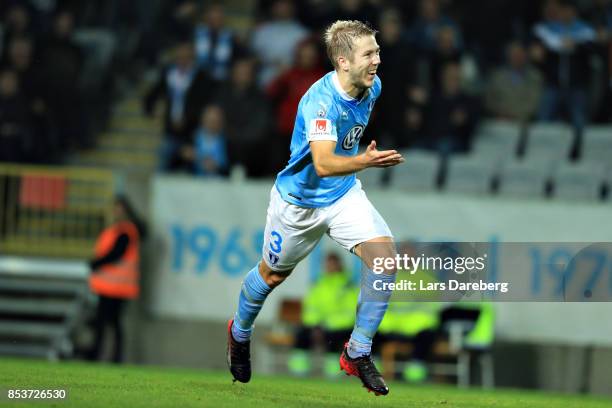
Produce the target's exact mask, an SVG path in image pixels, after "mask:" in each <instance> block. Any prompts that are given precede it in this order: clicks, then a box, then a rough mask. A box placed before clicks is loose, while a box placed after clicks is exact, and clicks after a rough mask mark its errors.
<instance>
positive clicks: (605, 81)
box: [589, 0, 612, 121]
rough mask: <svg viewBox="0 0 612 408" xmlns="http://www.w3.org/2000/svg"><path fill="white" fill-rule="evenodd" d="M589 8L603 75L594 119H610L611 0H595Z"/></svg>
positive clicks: (611, 112)
mask: <svg viewBox="0 0 612 408" xmlns="http://www.w3.org/2000/svg"><path fill="white" fill-rule="evenodd" d="M593 3H594V4H593V7H592V9H591V10H590V13H589V14H590V18H589V20H590V22H591V23H592V24H593V26H594V29H595V30H596V32H597V37H596V38H597V40H596V44H597V48H596V51H597V53H598V55H599V57H600V61H601V63H602V64H603V70H602V71H603V76H602V78H601V82H600V83H599V86H598V88H599V89H601V90H602V93H603V100H602V102H601V103H600V108H599V109H598V111H597V112H596V120H599V121H610V120H612V0H595V1H594V2H593Z"/></svg>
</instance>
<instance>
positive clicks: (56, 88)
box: [40, 11, 87, 148]
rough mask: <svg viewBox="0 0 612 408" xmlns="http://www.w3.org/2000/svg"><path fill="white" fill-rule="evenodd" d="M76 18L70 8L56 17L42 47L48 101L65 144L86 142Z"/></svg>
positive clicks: (70, 145) (43, 78)
mask: <svg viewBox="0 0 612 408" xmlns="http://www.w3.org/2000/svg"><path fill="white" fill-rule="evenodd" d="M73 31H74V17H73V15H72V13H70V12H68V11H61V12H59V13H58V14H57V15H56V16H55V20H54V25H53V31H52V32H51V34H50V35H49V36H48V37H47V38H46V39H45V41H44V42H43V43H42V44H41V47H40V61H41V63H40V66H42V67H43V70H44V71H43V73H42V80H43V81H44V83H45V92H46V96H45V100H46V101H47V103H48V106H49V108H50V110H51V115H52V117H53V121H54V123H55V126H57V128H58V131H59V133H60V135H61V141H62V143H63V146H64V147H68V148H76V147H79V146H82V145H84V141H85V139H86V136H87V135H86V130H87V129H86V125H85V123H84V113H85V112H84V108H83V104H82V103H81V98H80V93H79V92H80V90H79V87H78V84H79V80H80V77H81V72H82V68H83V55H82V52H81V49H80V48H79V47H78V46H77V44H76V43H75V42H74V40H73V39H72V35H73Z"/></svg>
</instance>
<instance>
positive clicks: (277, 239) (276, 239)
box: [270, 231, 283, 254]
mask: <svg viewBox="0 0 612 408" xmlns="http://www.w3.org/2000/svg"><path fill="white" fill-rule="evenodd" d="M270 236H271V237H272V239H271V241H270V249H271V250H272V251H273V252H274V253H277V254H279V253H280V251H281V244H282V243H283V238H282V237H281V236H280V234H279V233H278V232H276V231H272V233H271V234H270Z"/></svg>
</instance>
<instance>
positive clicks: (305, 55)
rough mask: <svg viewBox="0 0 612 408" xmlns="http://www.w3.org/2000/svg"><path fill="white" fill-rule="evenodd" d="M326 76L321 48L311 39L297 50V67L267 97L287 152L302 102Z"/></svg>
mask: <svg viewBox="0 0 612 408" xmlns="http://www.w3.org/2000/svg"><path fill="white" fill-rule="evenodd" d="M324 74H325V71H324V70H323V67H322V66H321V56H320V54H319V48H318V44H317V42H316V40H313V39H310V38H309V39H306V40H304V41H302V42H301V43H300V44H299V45H298V46H297V49H296V52H295V60H294V64H293V65H292V66H291V67H290V68H289V69H287V70H286V71H284V72H283V73H281V74H280V75H279V76H278V77H277V78H276V79H274V80H273V81H272V82H271V83H270V85H268V88H267V94H268V96H269V97H270V99H271V100H272V102H273V103H274V105H275V107H276V132H277V134H278V144H282V148H283V149H285V150H288V149H289V143H290V141H291V134H292V133H293V125H294V122H295V115H296V113H297V108H298V104H299V103H300V99H301V98H302V96H303V95H304V94H305V93H306V91H307V90H308V88H310V86H311V85H312V84H313V83H315V82H316V81H317V80H319V78H321V77H322V76H323V75H324Z"/></svg>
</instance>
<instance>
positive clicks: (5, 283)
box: [0, 276, 87, 297]
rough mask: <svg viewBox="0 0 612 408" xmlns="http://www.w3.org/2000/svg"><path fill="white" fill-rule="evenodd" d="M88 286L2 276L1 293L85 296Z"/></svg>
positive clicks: (80, 283)
mask: <svg viewBox="0 0 612 408" xmlns="http://www.w3.org/2000/svg"><path fill="white" fill-rule="evenodd" d="M86 289H87V287H86V286H84V284H83V283H82V282H79V281H74V282H73V281H55V280H52V281H49V280H46V279H23V278H16V277H8V276H2V280H0V292H3V293H10V294H15V295H17V294H19V295H20V296H25V295H26V294H28V295H38V296H41V295H44V296H58V297H60V296H61V297H70V296H79V295H83V294H84V292H85V290H86Z"/></svg>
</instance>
